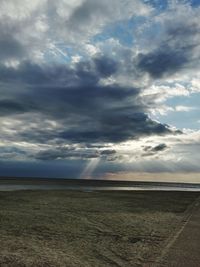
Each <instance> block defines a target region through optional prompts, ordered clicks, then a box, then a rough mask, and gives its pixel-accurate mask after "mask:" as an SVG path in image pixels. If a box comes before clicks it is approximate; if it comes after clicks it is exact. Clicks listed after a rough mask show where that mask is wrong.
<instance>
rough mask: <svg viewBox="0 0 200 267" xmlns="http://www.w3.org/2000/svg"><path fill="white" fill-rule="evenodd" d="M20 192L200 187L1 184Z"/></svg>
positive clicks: (196, 189)
mask: <svg viewBox="0 0 200 267" xmlns="http://www.w3.org/2000/svg"><path fill="white" fill-rule="evenodd" d="M18 190H78V191H85V192H92V191H118V190H122V191H141V190H146V191H193V192H200V186H165V185H163V186H162V185H154V186H150V185H146V186H145V185H137V186H77V185H76V186H69V185H48V184H47V185H44V184H42V185H41V184H40V185H35V184H33V185H31V184H20V185H17V184H0V191H18Z"/></svg>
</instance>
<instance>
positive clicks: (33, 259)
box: [0, 190, 200, 267]
mask: <svg viewBox="0 0 200 267" xmlns="http://www.w3.org/2000/svg"><path fill="white" fill-rule="evenodd" d="M199 196H200V193H198V192H175V191H174V192H169V191H164V192H161V191H91V192H89V191H88V192H86V191H85V192H84V191H81V190H80V191H79V190H73V191H71V190H23V191H20V190H18V191H7V192H5V191H4V192H3V191H2V192H0V225H1V228H0V248H1V249H0V266H12V267H22V266H27V267H29V266H38V267H40V266H41V267H42V266H48V267H61V266H63V267H64V266H69V267H94V266H98V267H100V266H123V267H126V266H154V265H152V264H154V263H156V261H158V260H159V257H160V255H161V254H162V251H163V250H164V249H165V248H166V246H167V244H168V242H169V239H170V238H171V237H172V236H173V235H174V234H175V233H176V232H177V231H178V229H179V228H180V227H181V226H182V224H183V223H184V219H185V216H186V215H187V213H188V210H190V208H191V207H192V206H193V205H194V203H195V201H196V200H197V198H198V197H199Z"/></svg>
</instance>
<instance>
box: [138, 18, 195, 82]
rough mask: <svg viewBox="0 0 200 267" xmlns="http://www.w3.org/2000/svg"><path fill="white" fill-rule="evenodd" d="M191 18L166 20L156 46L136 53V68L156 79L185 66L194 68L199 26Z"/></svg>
mask: <svg viewBox="0 0 200 267" xmlns="http://www.w3.org/2000/svg"><path fill="white" fill-rule="evenodd" d="M193 19H194V18H193ZM193 19H191V20H185V19H184V17H183V18H180V17H178V18H177V21H176V18H175V19H174V21H173V23H172V22H171V21H170V20H169V21H168V20H167V21H166V22H165V23H164V27H163V28H164V33H163V35H162V36H161V40H160V42H159V43H158V44H156V48H154V49H153V50H152V51H149V52H148V53H142V54H139V55H138V59H137V67H138V69H139V70H141V71H143V72H147V73H149V74H150V75H151V76H152V78H153V79H156V78H162V77H163V76H169V75H172V74H174V73H176V72H178V71H180V70H182V69H184V68H186V67H187V68H195V66H196V65H197V64H198V60H199V57H200V51H199V34H200V27H199V23H197V22H196V21H193Z"/></svg>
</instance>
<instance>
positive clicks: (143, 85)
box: [0, 0, 200, 181]
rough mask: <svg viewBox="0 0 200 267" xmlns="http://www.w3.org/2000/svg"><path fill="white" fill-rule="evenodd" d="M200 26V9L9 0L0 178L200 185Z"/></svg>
mask: <svg viewBox="0 0 200 267" xmlns="http://www.w3.org/2000/svg"><path fill="white" fill-rule="evenodd" d="M199 21H200V1H199V0H180V1H179V0H168V1H167V0H109V1H107V0H101V1H98V0H58V1H54V0H32V1H29V0H0V175H1V176H31V177H38V176H40V177H68V178H105V179H145V180H148V179H150V180H151V179H154V178H155V179H156V180H170V179H171V180H177V181H179V179H182V180H184V181H185V180H186V181H194V180H195V181H200V175H199V174H200V164H199V162H200V156H199V149H200V130H199V126H200V116H199V115H200V105H199V104H200V94H199V93H200V24H199ZM180 177H184V178H180Z"/></svg>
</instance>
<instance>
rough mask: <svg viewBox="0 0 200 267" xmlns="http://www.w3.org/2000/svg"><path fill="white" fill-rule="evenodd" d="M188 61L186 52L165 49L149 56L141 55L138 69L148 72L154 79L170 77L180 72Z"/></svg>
mask: <svg viewBox="0 0 200 267" xmlns="http://www.w3.org/2000/svg"><path fill="white" fill-rule="evenodd" d="M188 61H189V59H188V58H187V55H186V54H184V51H181V50H180V51H176V50H172V49H170V48H169V47H165V48H161V49H158V50H155V51H153V52H151V53H149V54H141V55H139V61H138V67H139V69H141V70H142V71H145V72H148V73H149V74H150V75H151V76H152V77H153V78H160V77H162V76H163V75H164V74H168V75H170V74H173V73H174V72H176V71H178V70H180V69H181V68H182V67H183V66H184V65H185V64H186V63H187V62H188Z"/></svg>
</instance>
